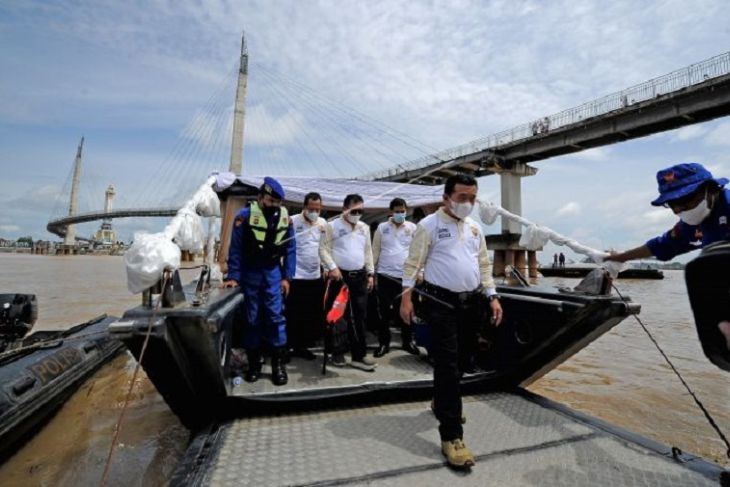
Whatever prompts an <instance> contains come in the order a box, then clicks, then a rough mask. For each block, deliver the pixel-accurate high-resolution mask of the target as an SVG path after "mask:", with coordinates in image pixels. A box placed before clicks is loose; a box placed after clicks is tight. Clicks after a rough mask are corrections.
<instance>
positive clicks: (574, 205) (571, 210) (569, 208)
mask: <svg viewBox="0 0 730 487" xmlns="http://www.w3.org/2000/svg"><path fill="white" fill-rule="evenodd" d="M580 211H581V207H580V204H579V203H578V202H577V201H570V202H568V203H566V204H565V205H563V206H562V207H561V208H560V209H559V210H558V211H557V212H556V215H557V216H561V217H563V216H575V215H579V214H580Z"/></svg>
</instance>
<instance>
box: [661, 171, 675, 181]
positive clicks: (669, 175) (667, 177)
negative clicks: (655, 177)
mask: <svg viewBox="0 0 730 487" xmlns="http://www.w3.org/2000/svg"><path fill="white" fill-rule="evenodd" d="M662 177H663V178H664V182H665V183H671V182H674V172H673V171H669V172H668V173H666V174H664V175H663V176H662Z"/></svg>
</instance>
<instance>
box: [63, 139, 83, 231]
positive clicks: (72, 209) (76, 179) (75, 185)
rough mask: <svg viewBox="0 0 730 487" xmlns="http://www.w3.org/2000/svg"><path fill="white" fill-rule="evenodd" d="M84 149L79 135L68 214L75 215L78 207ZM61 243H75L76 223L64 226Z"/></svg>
mask: <svg viewBox="0 0 730 487" xmlns="http://www.w3.org/2000/svg"><path fill="white" fill-rule="evenodd" d="M83 149H84V137H83V136H82V137H81V142H79V147H78V149H77V150H76V160H75V161H74V174H73V179H72V180H71V200H70V201H69V204H68V216H75V215H76V213H78V209H79V184H80V182H81V152H82V151H83ZM63 244H64V245H69V246H75V245H76V225H69V226H68V227H67V228H66V235H64V237H63Z"/></svg>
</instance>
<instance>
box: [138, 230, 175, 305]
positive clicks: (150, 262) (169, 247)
mask: <svg viewBox="0 0 730 487" xmlns="http://www.w3.org/2000/svg"><path fill="white" fill-rule="evenodd" d="M124 264H125V266H126V267H127V287H128V288H129V291H130V292H132V293H133V294H137V293H141V292H142V291H144V290H145V289H147V288H149V287H151V286H154V285H155V283H156V282H157V281H159V280H160V279H161V278H162V271H164V270H165V269H167V268H169V269H177V268H178V267H180V248H179V247H178V246H177V245H175V244H174V243H173V242H172V241H171V240H170V239H169V238H167V237H166V236H165V234H164V233H152V234H149V233H137V234H135V235H134V243H133V244H132V246H131V247H129V249H127V251H126V252H125V253H124Z"/></svg>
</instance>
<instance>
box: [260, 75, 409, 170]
mask: <svg viewBox="0 0 730 487" xmlns="http://www.w3.org/2000/svg"><path fill="white" fill-rule="evenodd" d="M264 69H265V68H264ZM269 74H270V76H272V77H274V79H276V80H277V81H284V82H288V81H287V80H286V79H284V78H278V77H276V75H275V74H272V73H269ZM289 84H290V85H292V86H293V87H295V88H297V89H296V90H294V92H295V93H296V94H297V96H298V97H299V99H300V100H301V101H302V103H305V104H307V106H309V107H310V109H311V110H313V111H315V112H317V113H318V114H322V115H323V117H326V118H327V120H329V121H330V122H331V123H332V125H333V126H334V128H335V129H337V130H340V131H342V132H345V134H350V135H351V137H347V138H349V139H350V140H352V147H353V148H354V149H356V150H357V151H358V152H360V153H364V154H365V156H366V157H367V158H368V159H370V160H372V159H373V155H372V154H371V153H370V152H369V151H374V152H376V153H377V154H380V155H381V156H382V157H383V158H384V159H385V164H386V165H383V168H385V167H392V162H393V161H392V159H393V155H392V154H386V153H385V152H383V151H382V150H381V146H382V147H384V148H386V149H388V150H389V151H391V152H394V153H396V154H398V155H399V156H400V157H403V158H404V159H405V160H410V159H412V157H410V156H405V157H404V156H403V155H402V154H399V151H398V150H395V149H393V148H392V147H390V146H388V145H386V144H385V143H384V142H383V141H382V140H377V139H375V137H373V136H372V135H369V136H368V135H366V132H365V131H364V130H363V129H362V128H361V125H360V126H359V127H350V125H352V124H350V123H340V122H339V120H338V119H336V118H334V117H335V112H334V111H333V110H331V109H329V107H325V106H323V104H322V103H321V102H320V100H322V97H318V96H312V95H311V94H310V93H309V92H307V91H304V90H301V89H299V87H298V86H296V85H295V84H294V83H289ZM325 100H326V99H325ZM330 105H331V103H330ZM339 111H340V112H342V111H343V110H339ZM345 115H347V116H348V118H349V120H352V119H353V118H356V117H353V116H352V114H350V113H345ZM349 120H348V121H349ZM356 129H357V130H356ZM358 144H359V145H360V147H358ZM363 147H365V148H367V149H368V150H364V149H363ZM381 165H382V164H381ZM366 169H367V167H366Z"/></svg>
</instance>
